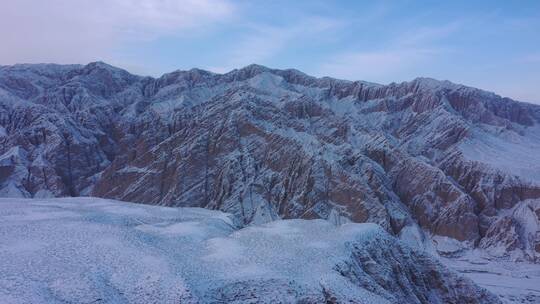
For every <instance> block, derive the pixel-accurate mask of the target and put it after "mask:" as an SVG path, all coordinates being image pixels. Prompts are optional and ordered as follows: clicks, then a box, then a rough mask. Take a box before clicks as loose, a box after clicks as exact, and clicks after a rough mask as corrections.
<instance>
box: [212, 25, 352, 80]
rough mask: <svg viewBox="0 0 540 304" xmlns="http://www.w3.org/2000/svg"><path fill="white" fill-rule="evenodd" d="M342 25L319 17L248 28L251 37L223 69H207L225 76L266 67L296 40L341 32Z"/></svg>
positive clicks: (230, 53)
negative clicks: (246, 68)
mask: <svg viewBox="0 0 540 304" xmlns="http://www.w3.org/2000/svg"><path fill="white" fill-rule="evenodd" d="M341 26H343V22H342V21H339V20H334V19H328V18H321V17H316V16H310V17H305V18H303V19H301V20H299V21H298V22H296V23H295V24H292V25H287V26H280V27H276V26H266V25H260V24H251V25H249V26H248V29H249V31H250V32H251V34H250V35H248V36H246V37H244V38H243V40H242V41H240V42H239V43H237V44H236V45H235V46H234V47H233V48H232V49H231V50H229V51H228V55H227V58H229V59H228V60H226V61H225V62H224V64H223V65H221V66H214V67H208V69H209V70H211V71H213V72H216V73H224V72H227V71H230V70H232V69H234V68H238V67H243V66H246V65H249V64H252V63H259V64H264V63H265V62H266V61H268V60H269V59H272V58H274V57H275V56H277V55H279V53H280V52H281V51H283V50H285V49H286V48H287V47H288V46H290V45H291V44H294V43H295V41H296V40H297V39H303V40H304V41H305V40H306V39H309V38H310V37H314V36H318V37H317V38H318V39H320V38H321V35H322V34H324V33H326V32H329V31H332V30H335V29H338V28H340V27H341Z"/></svg>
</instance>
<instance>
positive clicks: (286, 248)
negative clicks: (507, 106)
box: [0, 198, 500, 304]
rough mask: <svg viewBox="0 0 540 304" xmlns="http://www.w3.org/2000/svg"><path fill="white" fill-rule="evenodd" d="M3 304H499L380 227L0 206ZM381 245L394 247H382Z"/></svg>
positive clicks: (128, 209)
mask: <svg viewBox="0 0 540 304" xmlns="http://www.w3.org/2000/svg"><path fill="white" fill-rule="evenodd" d="M0 207H1V208H0V228H1V229H0V245H1V246H0V257H1V258H0V268H1V269H2V271H1V272H0V298H1V299H2V303H366V304H368V303H369V304H379V303H380V304H383V303H426V304H427V303H500V302H499V300H498V299H497V298H495V296H493V295H492V294H490V293H488V292H487V291H485V290H484V289H481V288H479V287H477V286H476V285H474V284H473V283H472V281H471V280H469V279H466V278H464V277H461V276H458V275H457V274H455V273H454V272H452V271H450V270H448V269H446V268H445V267H444V266H442V265H441V264H440V263H439V262H437V261H435V260H433V259H432V258H430V257H429V256H428V255H426V254H425V253H421V252H419V251H416V250H412V249H410V248H409V247H408V246H405V245H403V244H402V243H401V242H399V241H397V239H396V238H394V237H392V236H390V235H389V234H388V233H386V232H385V231H384V230H383V229H382V228H380V227H379V226H377V225H374V224H356V223H349V224H345V225H341V226H335V225H333V224H331V223H329V222H328V221H324V220H313V221H306V220H298V219H296V220H283V221H281V220H280V221H274V222H271V223H267V224H263V225H252V226H250V227H247V228H243V229H237V227H236V225H235V223H234V221H233V217H232V216H229V215H227V214H225V213H222V212H219V211H211V210H205V209H200V208H167V207H158V206H143V205H136V204H130V203H122V202H118V201H110V200H103V199H95V198H69V199H48V200H38V199H36V200H25V199H0ZM381 244H383V245H384V246H381Z"/></svg>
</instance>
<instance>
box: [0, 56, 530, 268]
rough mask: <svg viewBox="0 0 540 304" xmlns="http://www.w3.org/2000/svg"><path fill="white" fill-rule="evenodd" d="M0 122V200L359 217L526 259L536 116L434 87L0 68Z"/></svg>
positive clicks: (399, 231)
mask: <svg viewBox="0 0 540 304" xmlns="http://www.w3.org/2000/svg"><path fill="white" fill-rule="evenodd" d="M0 125H1V126H0V143H1V144H0V155H1V156H0V196H3V197H60V196H87V195H92V196H99V197H105V198H115V199H120V200H126V201H133V202H140V203H146V204H155V205H165V206H197V207H205V208H209V209H219V210H222V211H226V212H230V213H233V214H235V215H237V216H238V218H239V219H240V221H241V222H242V223H243V224H249V223H254V222H255V223H260V222H266V221H270V220H273V219H277V218H305V219H312V218H325V219H330V220H332V221H335V222H337V223H341V222H345V221H354V222H373V223H377V224H380V225H381V226H382V227H383V228H384V229H385V230H387V231H388V232H390V233H392V234H394V235H397V236H400V237H401V238H402V239H403V240H406V241H408V242H413V243H417V244H420V245H422V244H424V240H425V238H426V237H430V238H431V239H433V240H435V241H437V240H438V242H436V243H440V242H442V240H445V242H447V241H448V240H451V241H457V242H458V241H461V242H462V244H467V246H469V247H481V248H485V249H488V250H490V251H492V252H493V253H497V254H500V255H501V254H502V255H509V254H511V255H512V256H513V257H517V258H526V259H531V260H534V259H538V257H539V256H540V235H539V233H538V231H539V228H538V222H539V217H540V152H539V151H540V106H536V105H531V104H527V103H521V102H516V101H513V100H511V99H508V98H502V97H500V96H498V95H495V94H493V93H489V92H485V91H482V90H478V89H474V88H470V87H466V86H463V85H457V84H454V83H451V82H448V81H437V80H433V79H426V78H418V79H415V80H413V81H410V82H404V83H400V84H395V83H393V84H390V85H378V84H373V83H368V82H361V81H354V82H353V81H345V80H337V79H332V78H314V77H311V76H308V75H305V74H303V73H301V72H299V71H296V70H274V69H269V68H266V67H263V66H258V65H251V66H247V67H245V68H242V69H239V70H233V71H231V72H229V73H226V74H214V73H211V72H207V71H203V70H199V69H193V70H189V71H175V72H172V73H169V74H165V75H163V76H162V77H160V78H157V79H156V78H151V77H140V76H135V75H132V74H130V73H128V72H126V71H124V70H121V69H118V68H115V67H112V66H109V65H107V64H104V63H100V62H97V63H91V64H88V65H85V66H82V65H14V66H2V67H0ZM425 232H427V233H425Z"/></svg>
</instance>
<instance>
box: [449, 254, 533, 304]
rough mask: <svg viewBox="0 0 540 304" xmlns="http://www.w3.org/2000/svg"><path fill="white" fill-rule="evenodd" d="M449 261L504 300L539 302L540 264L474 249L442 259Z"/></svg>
mask: <svg viewBox="0 0 540 304" xmlns="http://www.w3.org/2000/svg"><path fill="white" fill-rule="evenodd" d="M441 260H442V261H443V262H444V263H445V264H446V265H448V266H449V267H451V268H453V269H455V270H457V271H458V272H460V273H463V274H464V275H466V276H467V277H469V278H471V279H473V280H474V281H475V282H476V283H477V284H479V285H480V286H482V287H484V288H486V289H488V290H489V291H491V292H493V293H495V294H497V295H498V296H499V297H500V298H501V299H503V302H504V303H540V265H538V264H530V263H512V262H509V261H504V260H494V259H493V258H492V257H490V256H489V255H486V254H485V252H482V251H480V250H475V251H471V252H468V253H467V254H466V255H465V256H463V257H460V258H458V259H446V258H442V259H441Z"/></svg>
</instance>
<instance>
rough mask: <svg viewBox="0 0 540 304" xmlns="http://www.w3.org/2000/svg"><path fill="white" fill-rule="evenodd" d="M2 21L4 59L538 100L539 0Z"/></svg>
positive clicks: (253, 5)
mask: <svg viewBox="0 0 540 304" xmlns="http://www.w3.org/2000/svg"><path fill="white" fill-rule="evenodd" d="M14 24H17V25H18V26H13V25H14ZM19 24H20V26H19ZM0 28H2V29H1V30H0V36H2V37H5V40H6V42H7V43H6V44H4V45H9V47H8V48H6V47H5V46H4V47H3V48H1V49H3V50H0V64H12V63H16V62H59V63H87V62H89V61H94V60H103V61H106V62H109V63H111V64H113V65H117V66H121V67H124V68H126V69H128V70H129V71H131V72H133V73H138V74H145V75H153V76H158V75H161V74H162V73H165V72H170V71H173V70H176V69H190V68H192V67H198V68H204V69H209V70H212V71H215V72H226V71H229V70H231V69H233V68H239V67H242V66H245V65H248V64H250V63H258V64H263V65H266V66H269V67H275V68H296V69H299V70H301V71H304V72H306V73H308V74H311V75H315V76H332V77H336V78H345V79H351V80H356V79H361V80H367V81H372V82H378V83H390V82H393V81H395V82H399V81H405V80H411V79H413V78H415V77H418V76H426V77H433V78H437V79H448V80H451V81H454V82H458V83H463V84H467V85H471V86H475V87H479V88H483V89H487V90H490V91H494V92H496V93H498V94H501V95H503V96H509V97H512V98H514V99H518V100H522V101H529V102H535V103H540V1H398V0H396V1H316V0H313V1H233V0H186V1H175V0H156V1H150V0H93V1H90V0H71V1H68V0H50V1H41V0H20V1H11V2H10V3H8V4H3V9H2V11H1V12H0Z"/></svg>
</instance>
